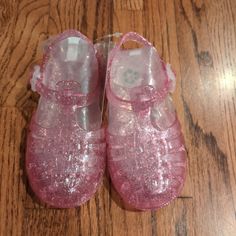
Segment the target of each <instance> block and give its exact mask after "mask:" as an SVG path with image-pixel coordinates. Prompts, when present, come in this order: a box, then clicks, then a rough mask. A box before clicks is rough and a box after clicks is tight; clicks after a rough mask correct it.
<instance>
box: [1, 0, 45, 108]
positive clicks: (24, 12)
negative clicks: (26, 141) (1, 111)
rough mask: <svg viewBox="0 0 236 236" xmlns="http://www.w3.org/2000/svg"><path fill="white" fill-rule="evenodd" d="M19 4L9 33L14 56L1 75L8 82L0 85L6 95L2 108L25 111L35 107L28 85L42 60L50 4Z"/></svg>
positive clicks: (42, 1) (3, 97) (22, 2)
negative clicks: (35, 64)
mask: <svg viewBox="0 0 236 236" xmlns="http://www.w3.org/2000/svg"><path fill="white" fill-rule="evenodd" d="M13 3H14V2H13ZM16 3H17V4H16ZM16 3H15V5H13V7H12V8H14V9H17V11H16V10H14V14H13V18H12V20H11V21H12V23H11V24H13V26H12V27H10V29H9V31H7V34H8V35H9V36H8V37H10V38H11V40H10V42H9V43H8V45H7V47H8V48H9V50H10V54H9V58H8V59H7V65H6V68H5V67H4V68H3V73H2V74H1V76H2V78H4V79H2V80H1V82H0V90H1V91H3V93H2V94H1V102H0V105H1V106H18V107H21V106H24V105H25V104H26V105H27V106H31V105H34V101H32V99H30V96H31V94H32V92H31V91H30V90H29V87H28V86H27V84H28V80H29V74H30V65H31V64H32V62H34V61H37V60H38V59H39V58H41V50H39V48H40V47H41V43H42V41H44V40H45V36H46V35H47V20H48V9H49V1H48V0H39V1H30V0H23V1H20V2H19V3H18V1H16ZM8 37H7V38H8ZM1 64H4V63H1ZM32 103H33V104H32Z"/></svg>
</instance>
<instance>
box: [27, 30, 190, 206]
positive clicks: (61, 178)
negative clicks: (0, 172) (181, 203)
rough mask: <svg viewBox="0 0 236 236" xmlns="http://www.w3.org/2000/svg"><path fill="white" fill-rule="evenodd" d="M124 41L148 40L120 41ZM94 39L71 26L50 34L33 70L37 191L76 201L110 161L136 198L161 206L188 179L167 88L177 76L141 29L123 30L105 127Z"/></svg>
mask: <svg viewBox="0 0 236 236" xmlns="http://www.w3.org/2000/svg"><path fill="white" fill-rule="evenodd" d="M126 41H136V42H138V43H141V44H142V47H141V48H137V49H129V50H128V49H127V50H125V49H122V47H121V46H122V44H123V43H124V42H126ZM98 61H99V57H98V53H97V51H96V49H95V47H94V45H93V44H92V42H90V40H88V39H87V38H86V37H85V36H84V35H82V34H81V33H79V32H77V31H67V32H64V33H63V34H61V35H59V36H57V37H56V38H54V39H53V40H51V41H50V42H49V43H48V45H47V46H46V49H45V55H44V59H43V63H42V65H41V66H40V67H39V66H35V68H34V72H33V74H32V78H31V85H32V89H33V90H34V91H37V92H38V93H39V94H40V95H41V96H40V100H39V105H38V108H37V111H36V112H35V114H34V116H33V118H32V120H31V124H30V132H29V134H28V140H27V154H26V169H27V173H28V177H29V182H30V185H31V187H32V189H33V191H34V192H35V194H36V195H37V196H38V198H39V199H40V200H41V201H43V202H45V203H47V204H49V205H51V206H54V207H60V208H70V207H76V206H79V205H81V204H83V203H84V202H86V201H88V200H89V199H90V198H91V197H92V196H93V194H94V193H95V192H96V191H97V189H98V187H99V184H100V183H101V180H102V177H103V174H104V170H105V166H106V154H107V165H108V169H109V173H110V176H111V179H112V183H113V185H114V186H115V188H116V190H117V192H118V193H119V194H120V195H121V197H122V199H123V200H124V201H125V202H126V203H127V204H128V205H130V206H132V207H134V208H136V209H140V210H147V209H157V208H160V207H162V206H165V205H166V204H168V203H169V202H170V201H171V200H172V199H174V198H176V197H177V196H178V195H179V193H180V191H181V189H182V187H183V184H184V180H185V173H186V152H185V148H184V141H183V136H182V133H181V128H180V124H179V121H178V119H177V117H176V113H175V110H174V107H173V104H172V100H171V98H170V96H169V92H171V91H173V89H174V86H175V76H174V74H173V72H172V71H171V69H170V66H169V65H165V64H164V63H163V61H162V60H161V59H160V57H159V55H158V53H157V51H156V49H155V48H154V47H153V46H152V45H151V44H150V43H149V42H147V40H145V39H144V38H143V37H142V36H140V35H138V34H137V33H133V32H130V33H127V34H125V35H124V36H123V37H122V39H121V40H120V42H119V43H118V44H116V46H115V47H114V48H113V50H112V51H111V52H110V53H109V58H108V65H107V76H106V95H107V99H108V112H109V116H108V127H107V128H106V131H105V129H104V128H102V127H101V126H102V123H101V120H102V119H101V109H100V97H101V95H102V86H101V84H102V83H101V78H100V77H101V76H100V77H99V75H101V71H99V63H98Z"/></svg>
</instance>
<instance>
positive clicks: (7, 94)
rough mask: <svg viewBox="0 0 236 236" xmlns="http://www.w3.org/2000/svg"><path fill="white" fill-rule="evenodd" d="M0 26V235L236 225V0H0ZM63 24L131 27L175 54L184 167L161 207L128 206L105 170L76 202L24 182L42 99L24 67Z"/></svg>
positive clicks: (211, 229) (93, 34) (93, 31)
mask: <svg viewBox="0 0 236 236" xmlns="http://www.w3.org/2000/svg"><path fill="white" fill-rule="evenodd" d="M0 29H1V35H0V74H1V76H0V91H1V96H0V146H1V154H0V236H2V235H3V236H8V235H24V236H25V235H30V236H31V235H33V236H34V235H36V236H38V235H39V236H40V235H44V236H45V235H60V236H61V235H63V236H64V235H68V236H73V235H82V236H84V235H102V236H103V235H113V236H121V235H122V236H123V235H128V236H129V235H131V236H139V235H140V236H149V235H153V236H154V235H161V236H172V235H173V236H174V235H180V236H184V235H196V236H211V235H214V236H217V235H219V236H224V235H225V236H231V235H232V236H234V235H236V217H235V215H236V209H235V208H236V207H235V206H236V158H235V157H236V59H235V55H236V2H235V1H234V0H214V1H213V0H206V1H203V0H168V1H165V0H160V1H156V0H145V1H144V0H127V1H124V0H99V1H94V0H87V1H86V0H68V1H66V0H53V1H50V0H38V1H32V0H21V1H15V0H13V1H6V0H0ZM67 29H77V30H79V31H81V32H82V33H83V34H85V35H87V36H88V37H89V38H90V39H92V40H95V39H96V38H99V37H102V36H104V35H107V34H112V33H113V32H122V33H125V32H128V31H136V32H138V33H140V34H142V35H144V36H145V37H146V38H147V39H148V40H149V41H151V42H152V43H153V44H154V45H155V46H156V48H157V50H158V52H159V54H160V55H161V57H162V58H163V59H164V60H165V61H166V62H170V63H171V64H172V66H173V68H174V70H175V72H176V75H177V85H176V91H175V92H174V94H173V98H174V103H175V105H176V110H177V112H178V116H179V119H180V122H181V124H182V130H183V132H184V136H185V140H186V147H187V150H188V176H187V181H186V184H185V187H184V190H183V192H182V194H181V196H180V197H179V198H177V199H176V200H175V201H173V202H172V203H171V204H170V205H168V206H167V207H165V208H163V209H161V210H158V211H156V212H135V211H131V210H129V209H126V208H125V206H124V203H123V202H122V200H121V199H120V197H119V196H118V194H117V193H116V191H115V190H114V189H113V188H112V184H111V182H110V179H109V177H108V175H107V174H106V176H104V181H103V185H102V186H101V188H100V189H99V190H98V192H97V193H96V194H95V196H94V197H93V198H92V199H91V200H90V201H89V202H88V203H86V204H85V205H83V206H81V207H80V208H77V209H53V208H49V207H46V206H45V205H42V204H39V202H38V201H37V199H36V197H35V196H34V194H33V193H32V191H31V190H30V188H29V186H28V182H27V178H26V175H25V170H24V155H25V140H26V134H27V126H28V124H29V121H30V118H31V115H32V112H33V110H34V109H35V108H36V106H37V101H38V96H37V95H36V94H34V93H33V92H31V90H30V88H29V86H28V77H29V72H30V67H31V65H32V64H34V63H36V62H38V61H39V60H40V59H41V58H42V50H41V49H42V42H43V41H45V40H46V39H47V38H49V37H50V36H52V35H56V34H58V33H60V32H63V31H64V30H67Z"/></svg>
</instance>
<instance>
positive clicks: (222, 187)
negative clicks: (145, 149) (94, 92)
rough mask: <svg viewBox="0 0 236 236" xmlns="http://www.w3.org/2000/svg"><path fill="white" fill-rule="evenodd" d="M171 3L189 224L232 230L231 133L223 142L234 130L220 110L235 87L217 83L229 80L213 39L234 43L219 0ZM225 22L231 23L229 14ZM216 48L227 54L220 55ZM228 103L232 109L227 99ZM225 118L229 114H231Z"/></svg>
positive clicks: (215, 231)
mask: <svg viewBox="0 0 236 236" xmlns="http://www.w3.org/2000/svg"><path fill="white" fill-rule="evenodd" d="M226 2H227V1H226ZM226 2H225V3H226ZM175 3H176V4H175V7H176V23H177V38H178V45H179V55H180V65H181V75H182V76H181V77H182V80H181V87H182V90H183V95H182V99H183V103H184V114H185V120H186V122H185V123H186V125H185V135H186V136H185V137H186V140H187V146H188V147H190V148H189V156H190V158H191V159H190V173H191V176H192V182H193V189H194V193H193V196H194V206H195V211H194V219H195V226H194V227H195V228H196V229H197V231H196V232H197V234H198V235H235V233H236V224H235V223H236V222H235V205H234V204H235V203H234V201H233V198H234V197H233V192H234V191H235V190H234V189H233V188H232V186H233V185H232V182H231V181H232V179H233V178H234V177H233V174H232V169H231V168H230V166H235V165H234V163H232V153H229V152H228V150H227V149H228V148H227V146H228V145H231V147H232V146H233V145H232V141H233V140H234V138H233V137H231V138H232V140H231V141H230V142H229V144H228V145H227V144H226V143H227V142H228V139H227V135H229V134H231V135H233V134H232V133H233V132H234V131H233V132H232V130H231V131H229V129H230V128H232V124H230V123H228V125H229V126H231V127H230V128H228V127H229V126H228V127H227V126H226V125H227V123H225V122H226V121H228V122H229V121H230V115H229V114H227V113H229V111H227V112H226V111H225V103H227V102H225V100H227V99H228V98H227V97H228V96H229V97H231V99H232V96H233V97H234V96H235V93H234V91H233V90H234V89H235V88H234V87H233V86H230V89H227V91H226V90H225V88H224V87H223V86H222V80H227V82H230V81H231V77H228V75H227V74H223V73H219V70H222V69H223V68H224V69H226V66H225V64H223V63H225V60H231V58H232V55H230V54H229V53H230V52H229V50H228V49H227V48H224V47H222V46H223V45H219V44H218V43H220V42H224V44H225V45H228V43H230V42H231V41H232V42H235V40H234V38H227V37H225V34H224V33H223V31H224V30H225V28H224V27H223V25H221V24H222V22H223V20H224V19H223V18H222V20H220V18H221V17H219V15H218V10H219V9H221V10H220V11H223V12H225V14H226V15H227V13H226V12H229V11H228V10H226V9H224V8H222V7H223V3H222V2H221V3H220V1H215V2H214V4H211V2H210V1H208V2H207V3H206V4H205V3H204V2H202V1H199V2H196V3H195V2H193V1H180V0H179V1H176V2H175ZM221 4H222V5H221ZM225 14H223V15H225ZM214 18H215V19H216V18H217V21H215V20H214ZM225 22H227V23H228V24H229V25H231V23H230V20H229V19H227V20H225ZM217 31H221V33H220V32H217ZM230 31H231V30H230V29H228V30H226V32H230ZM211 32H214V34H215V35H213V34H212V33H211ZM216 32H217V33H216ZM223 35H224V36H223ZM219 37H220V38H219ZM221 37H223V38H221ZM216 42H217V43H216ZM227 42H228V43H227ZM216 44H218V45H216ZM222 49H223V52H228V54H227V55H225V54H224V53H223V54H222V53H221V52H222ZM231 66H232V63H231ZM224 69H223V70H224ZM232 69H233V67H232ZM230 70H231V69H230ZM227 93H228V96H226V94H227ZM227 104H228V105H229V103H227ZM230 106H231V109H232V106H233V103H230ZM231 115H232V116H233V113H231ZM231 119H235V115H234V118H233V117H231ZM227 128H228V129H227ZM232 148H233V147H232ZM233 156H234V157H235V155H234V154H233ZM234 181H235V180H234Z"/></svg>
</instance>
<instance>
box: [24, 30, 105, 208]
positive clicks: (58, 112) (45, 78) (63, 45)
mask: <svg viewBox="0 0 236 236" xmlns="http://www.w3.org/2000/svg"><path fill="white" fill-rule="evenodd" d="M31 85H32V89H33V90H35V91H37V92H38V93H39V94H40V95H41V96H40V100H39V104H38V108H37V111H36V113H35V115H34V116H33V117H32V120H31V124H30V132H29V134H28V140H27V154H26V169H27V173H28V177H29V182H30V185H31V187H32V189H33V191H34V192H35V194H36V195H37V196H38V198H39V199H40V200H41V201H43V202H45V203H47V204H49V205H51V206H54V207H59V208H69V207H75V206H79V205H81V204H82V203H84V202H86V201H87V200H88V199H90V198H91V197H92V196H93V194H94V193H95V192H96V190H97V188H98V186H99V183H100V182H101V180H102V176H103V173H104V168H105V134H104V130H103V129H102V128H101V111H100V106H99V96H100V90H101V88H100V81H99V78H98V63H97V58H96V54H95V51H94V47H93V44H92V43H91V42H90V41H89V40H88V39H87V38H86V37H85V36H83V35H82V34H80V33H79V32H77V31H66V32H64V33H63V34H61V35H59V36H57V37H56V38H54V39H52V40H50V41H49V42H48V45H47V46H46V47H45V56H44V60H43V64H42V65H41V67H38V66H36V67H35V70H34V73H33V76H32V79H31Z"/></svg>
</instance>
